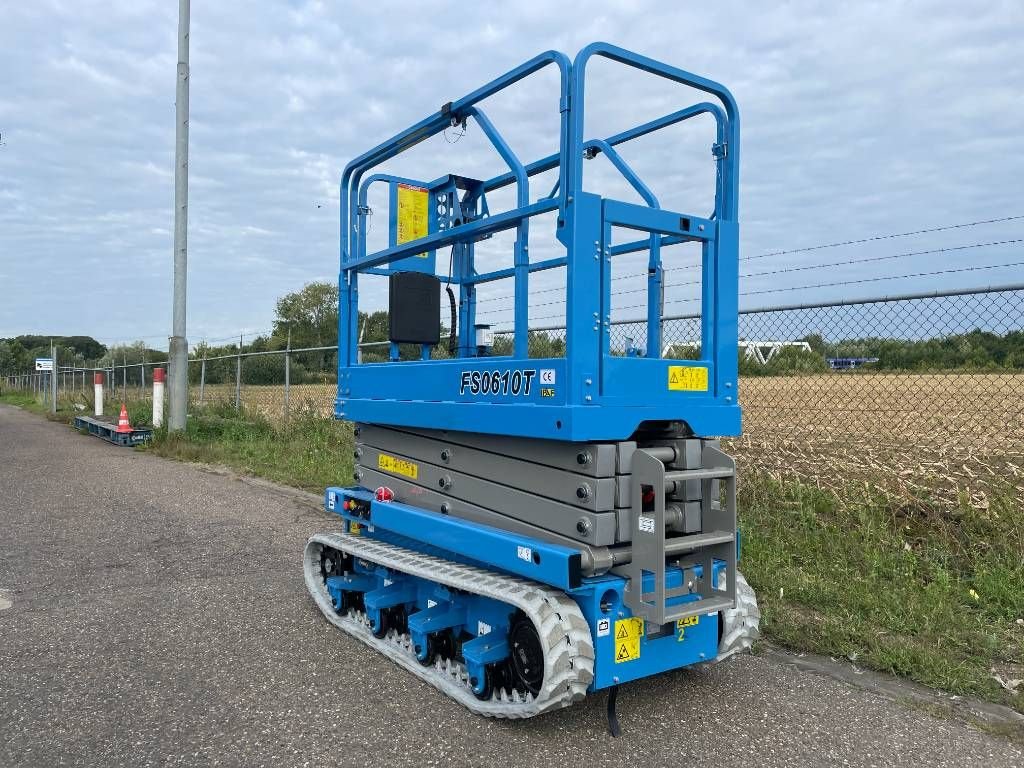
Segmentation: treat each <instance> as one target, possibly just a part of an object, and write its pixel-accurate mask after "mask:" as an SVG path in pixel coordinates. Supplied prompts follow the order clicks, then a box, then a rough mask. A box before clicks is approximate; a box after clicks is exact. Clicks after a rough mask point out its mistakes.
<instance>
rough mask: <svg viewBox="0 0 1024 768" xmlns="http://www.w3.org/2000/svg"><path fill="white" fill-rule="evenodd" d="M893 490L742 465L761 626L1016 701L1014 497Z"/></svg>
mask: <svg viewBox="0 0 1024 768" xmlns="http://www.w3.org/2000/svg"><path fill="white" fill-rule="evenodd" d="M991 498H992V500H993V501H992V503H991V504H990V506H989V508H988V509H987V510H978V509H976V508H975V507H973V506H972V505H970V504H969V503H967V502H966V500H965V501H964V503H962V504H960V505H959V506H957V507H954V508H950V507H949V506H948V505H939V504H931V503H929V501H928V500H926V499H923V500H917V501H912V502H910V503H908V502H907V501H906V500H902V501H901V502H899V503H897V502H895V501H893V500H892V499H891V498H889V497H886V496H883V495H880V494H877V493H876V494H870V493H869V492H867V491H865V490H864V489H863V486H859V487H858V486H854V485H850V486H848V487H847V488H846V489H845V491H844V493H842V494H841V495H840V494H836V493H835V492H833V491H822V490H818V489H816V488H814V487H810V486H807V485H805V484H802V483H800V482H796V481H790V482H780V481H778V480H777V479H773V478H771V477H769V476H768V475H766V474H764V473H759V472H757V471H747V472H745V473H744V474H743V483H742V489H741V493H740V500H739V501H740V514H741V528H742V529H743V544H744V551H743V569H744V572H745V574H746V575H747V577H748V579H749V580H750V582H751V583H752V584H753V585H754V587H755V589H756V590H757V592H758V599H759V601H760V603H761V609H762V615H763V623H762V628H763V630H764V632H765V634H766V636H768V637H770V638H772V639H773V640H775V641H776V642H778V643H780V644H782V645H785V646H787V647H789V648H793V649H796V650H807V651H812V652H815V653H820V654H826V655H830V656H837V657H846V658H848V659H850V660H851V661H853V662H854V663H855V664H859V665H863V666H866V667H871V668H873V669H879V670H883V671H890V672H893V673H896V674H898V675H903V676H906V677H909V678H911V679H912V680H915V681H917V682H920V683H924V684H925V685H930V686H933V687H936V688H941V689H944V690H946V691H949V692H951V693H954V694H971V695H975V696H979V697H982V698H985V699H988V700H990V701H996V702H999V703H1002V704H1007V705H1009V706H1011V707H1013V708H1015V709H1016V710H1018V711H1021V712H1024V686H1022V687H1019V688H1018V693H1017V694H1016V695H1014V694H1012V693H1011V692H1010V691H1007V690H1006V689H1005V688H1004V687H1003V686H1002V685H1000V683H999V682H998V681H997V680H996V677H995V676H996V675H998V676H999V677H1001V678H1002V679H1003V680H1004V681H1012V680H1014V679H1018V680H1019V679H1020V678H1022V677H1024V510H1022V509H1021V506H1020V504H1019V501H1018V500H1017V499H1016V497H1015V494H1013V493H1010V492H1007V491H1006V490H1005V489H1002V490H1001V489H998V488H996V489H993V491H992V494H991Z"/></svg>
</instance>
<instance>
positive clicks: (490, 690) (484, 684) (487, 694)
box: [469, 664, 497, 701]
mask: <svg viewBox="0 0 1024 768" xmlns="http://www.w3.org/2000/svg"><path fill="white" fill-rule="evenodd" d="M495 667H496V665H495V664H488V665H487V666H486V667H484V679H483V680H482V681H481V680H478V679H477V678H475V677H471V678H470V679H469V684H470V685H471V686H472V688H473V695H474V696H476V697H477V698H478V699H480V701H490V700H491V696H492V695H493V694H494V688H495V678H496V676H497V670H496V669H495Z"/></svg>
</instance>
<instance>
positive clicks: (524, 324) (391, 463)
mask: <svg viewBox="0 0 1024 768" xmlns="http://www.w3.org/2000/svg"><path fill="white" fill-rule="evenodd" d="M595 56H597V57H603V58H605V59H609V60H611V61H612V62H616V63H618V64H621V65H623V66H625V67H631V68H634V69H637V70H641V71H643V72H646V73H649V74H651V75H655V76H658V77H661V78H665V79H666V80H668V81H672V82H675V83H678V84H682V85H685V86H689V87H691V88H693V89H697V90H699V91H703V92H704V93H706V94H708V96H709V97H710V98H711V99H712V100H711V101H706V102H700V103H697V104H694V105H692V106H687V107H685V108H683V109H680V110H678V111H674V112H672V113H670V114H667V115H665V116H663V117H661V118H658V119H656V120H652V121H650V122H646V123H643V124H642V125H638V126H636V127H634V128H631V129H629V130H626V131H623V132H620V133H618V134H616V135H614V136H609V137H606V138H603V139H595V138H590V137H587V136H585V135H584V130H583V126H584V122H583V118H584V115H583V105H584V87H585V84H586V73H587V67H588V63H589V62H590V60H591V59H592V58H594V57H595ZM545 67H554V68H556V69H557V71H558V74H559V84H560V93H559V101H558V109H559V118H560V136H559V143H558V146H559V149H558V152H557V153H555V154H552V155H551V156H548V157H544V158H541V159H539V160H535V161H533V162H530V163H524V162H523V161H522V160H520V159H519V158H518V157H517V156H516V154H515V153H514V152H513V151H512V149H511V148H510V147H509V145H508V144H507V143H506V141H505V139H504V138H503V137H502V134H501V133H500V132H499V131H498V129H497V128H496V127H495V125H494V124H493V123H492V122H491V121H490V120H489V119H488V117H487V115H486V114H485V112H484V111H483V109H482V108H481V106H480V103H481V102H482V101H483V100H485V99H486V98H488V97H490V96H493V95H494V94H496V93H497V92H499V91H501V90H503V89H505V88H507V87H509V86H511V85H513V84H515V83H517V82H518V81H520V80H522V79H523V78H526V77H528V76H530V75H532V74H533V73H535V72H537V71H538V70H541V69H543V68H545ZM697 115H710V116H711V117H712V118H713V119H714V121H715V125H716V134H715V137H714V141H713V144H712V146H711V152H712V155H713V158H714V161H715V164H716V174H715V204H714V210H713V211H712V212H711V214H710V215H707V216H700V215H696V214H693V213H689V212H678V211H669V210H665V209H663V208H661V207H660V206H659V204H658V200H657V198H656V197H655V195H654V194H653V192H652V191H651V190H650V189H649V188H648V187H647V185H646V184H645V183H644V182H643V181H642V180H641V179H640V178H639V177H638V176H637V174H636V173H635V172H634V171H633V169H632V168H631V167H630V166H629V165H628V164H627V163H626V162H625V161H624V160H623V159H622V157H621V156H620V155H619V153H618V152H617V150H616V147H617V146H619V145H621V144H623V143H626V142H628V141H631V140H633V139H637V138H639V137H642V136H645V135H647V134H649V133H652V132H654V131H657V130H659V129H662V128H665V127H667V126H671V125H675V124H678V123H681V122H683V121H686V120H688V119H690V118H693V117H695V116H697ZM470 124H472V125H473V126H475V127H476V128H478V129H479V130H480V131H481V132H482V134H483V135H484V136H485V137H486V138H487V140H488V141H489V142H490V144H491V145H492V146H493V147H494V149H495V150H496V152H497V154H498V155H499V156H500V157H501V158H502V160H503V161H504V162H505V163H506V164H507V166H508V169H509V170H508V171H507V172H505V173H502V174H500V175H498V176H496V177H494V178H491V179H487V180H477V179H470V178H465V177H462V176H456V175H445V176H442V177H441V178H438V179H435V180H433V181H426V182H424V181H421V180H417V179H410V178H402V177H398V176H394V175H390V174H385V173H380V172H373V171H374V169H376V168H378V166H380V165H382V164H383V163H385V162H387V161H389V160H391V159H392V158H394V157H396V156H397V155H399V154H401V153H402V152H405V151H406V150H408V149H410V148H411V147H413V146H414V145H416V144H418V143H419V142H421V141H423V140H424V139H426V138H429V137H431V136H434V135H436V134H438V133H441V132H443V131H445V130H446V129H448V128H450V127H453V126H460V125H461V126H463V127H466V126H468V125H470ZM599 153H600V154H604V155H605V156H606V157H607V159H608V160H609V161H610V162H611V164H612V166H613V167H614V168H615V169H617V170H618V172H620V173H621V174H622V176H623V177H624V178H625V179H626V181H627V182H628V183H629V184H630V185H631V186H632V187H633V188H634V189H635V190H636V192H637V193H638V195H639V196H640V198H641V199H642V200H643V201H644V204H636V203H630V202H625V201H622V200H615V199H610V198H605V197H601V196H599V195H597V194H594V193H592V192H588V191H585V190H584V185H583V161H584V160H585V159H587V158H592V157H594V156H595V155H596V154H599ZM738 168H739V115H738V112H737V108H736V104H735V102H734V101H733V98H732V96H731V94H730V93H729V92H728V91H727V90H726V89H725V88H724V87H723V86H721V85H719V84H717V83H715V82H712V81H710V80H707V79H705V78H702V77H698V76H696V75H693V74H690V73H688V72H685V71H683V70H680V69H677V68H675V67H671V66H668V65H666V64H662V63H660V62H657V61H654V60H651V59H648V58H646V57H643V56H639V55H637V54H634V53H631V52H629V51H626V50H623V49H621V48H617V47H615V46H612V45H608V44H604V43H595V44H593V45H590V46H588V47H586V48H584V49H583V50H582V51H581V52H580V53H579V54H578V55H577V56H576V58H575V59H574V60H572V61H570V60H569V59H568V58H567V57H566V56H565V55H563V54H561V53H557V52H548V53H544V54H541V55H539V56H537V57H535V58H534V59H531V60H530V61H528V62H526V63H525V64H523V65H522V66H520V67H518V68H516V69H514V70H512V71H511V72H509V73H507V74H506V75H503V76H502V77H499V78H497V79H496V80H494V81H492V82H490V83H488V84H487V85H485V86H483V87H482V88H479V89H478V90H476V91H474V92H473V93H471V94H469V95H468V96H465V97H463V98H461V99H458V100H456V101H452V102H449V103H446V104H445V105H444V106H443V107H442V108H441V109H440V110H439V111H438V112H436V113H434V114H433V115H431V116H429V117H427V118H426V119H424V120H422V121H421V122H419V123H417V124H415V125H413V126H412V127H410V128H409V129H407V130H405V131H403V132H401V133H399V134H397V135H396V136H394V137H392V138H391V139H390V140H388V141H386V142H384V143H383V144H381V145H380V146H378V147H376V148H375V149H372V150H370V151H369V152H367V153H366V154H364V155H362V156H360V157H358V158H357V159H355V160H354V161H352V162H351V163H350V164H349V165H348V166H347V167H346V169H345V171H344V175H343V177H342V181H341V273H340V277H339V286H340V313H339V318H340V319H339V329H338V330H339V361H338V395H337V401H336V415H337V417H338V418H341V419H347V420H350V421H353V422H355V424H356V429H355V433H356V449H355V456H356V467H355V481H356V484H355V485H354V486H351V487H332V488H328V489H327V491H326V495H325V504H326V507H327V509H328V510H329V511H331V512H334V513H336V514H338V515H339V516H341V517H342V518H343V519H344V521H345V522H344V526H343V530H340V531H339V532H336V533H325V534H319V535H316V536H314V537H312V538H311V539H310V542H309V544H308V545H307V547H306V553H305V574H306V582H307V585H308V586H309V588H310V591H311V593H312V595H313V597H314V599H315V600H316V601H317V603H318V604H319V606H320V607H321V609H322V610H323V612H324V614H325V616H326V617H327V618H328V620H329V621H331V622H332V623H334V624H335V625H337V626H338V627H340V628H342V629H344V630H345V631H346V632H348V633H350V634H352V635H354V636H355V637H358V638H359V639H361V640H363V641H364V642H366V643H367V644H368V645H371V646H372V647H374V648H376V649H378V650H380V651H381V652H383V653H385V654H387V655H388V656H389V657H391V658H392V659H393V660H394V661H396V662H397V663H399V664H400V665H402V666H403V667H405V668H406V669H408V670H409V671H411V672H413V673H414V674H416V675H418V676H420V677H421V678H422V679H424V680H426V681H428V682H430V683H431V684H432V685H434V686H436V687H437V688H439V689H441V690H442V691H444V692H445V693H447V694H448V695H449V696H452V697H453V698H455V699H457V700H459V701H461V702H462V703H463V704H465V705H466V706H467V707H469V708H470V709H472V710H473V711H475V712H478V713H480V714H484V715H490V716H497V717H530V716H532V715H535V714H539V713H541V712H545V711H548V710H551V709H555V708H558V707H562V706H567V705H569V704H571V703H572V702H574V701H576V700H578V699H580V698H582V697H583V696H584V695H585V694H586V693H587V692H589V691H594V690H599V689H603V688H611V689H612V691H613V692H614V691H615V690H616V688H615V686H617V685H618V684H619V683H624V682H628V681H631V680H636V679H638V678H642V677H647V676H650V675H653V674H656V673H658V672H662V671H665V670H669V669H675V668H679V667H683V666H687V665H691V664H697V663H702V662H710V661H713V660H715V659H717V658H722V657H723V656H726V655H729V654H731V653H734V652H736V651H738V650H742V649H744V648H747V647H749V645H750V643H751V642H752V640H753V639H754V637H756V634H757V620H758V613H757V606H756V602H755V599H754V595H753V593H752V591H751V590H750V588H749V587H748V586H747V585H746V582H745V581H744V580H743V578H742V576H740V575H739V573H738V571H737V568H736V563H737V556H738V536H737V531H736V482H735V468H734V464H733V462H732V460H731V459H730V458H729V457H728V456H726V455H725V454H724V453H722V451H721V450H720V449H719V446H718V443H717V442H715V440H714V439H713V438H717V437H722V436H733V435H737V434H739V431H740V407H739V404H738V403H737V397H736V391H737V232H738V224H737V178H738ZM554 171H557V176H558V181H557V184H556V186H555V189H554V190H552V191H550V193H547V194H545V195H543V196H539V195H534V194H532V193H531V190H530V179H531V177H533V176H536V175H538V174H541V173H547V172H554ZM374 184H381V185H386V193H387V196H388V199H389V217H388V225H389V226H388V233H389V244H388V247H386V248H384V249H383V250H379V251H376V252H374V253H367V242H366V239H367V238H366V235H367V230H368V219H369V217H370V215H371V213H372V211H371V210H370V208H369V205H368V202H367V201H368V190H369V189H370V187H371V186H372V185H374ZM513 184H514V185H515V189H516V202H515V205H514V206H513V207H511V208H509V209H507V210H502V211H492V210H490V208H489V205H488V199H487V196H488V194H490V193H493V192H494V191H495V190H498V189H501V188H503V187H506V186H508V185H513ZM542 214H555V217H556V221H557V224H556V236H557V240H558V243H560V245H561V246H562V247H563V248H562V251H561V252H560V253H559V254H558V255H556V256H555V257H552V258H547V259H543V260H534V261H531V259H530V256H529V231H530V221H531V219H532V218H533V217H536V216H539V215H542ZM511 230H514V232H515V243H514V247H513V254H512V256H513V258H512V266H511V267H509V268H506V269H498V270H492V271H489V272H488V271H485V272H479V271H478V270H477V269H476V263H475V246H476V244H477V243H479V242H480V241H481V240H483V239H486V238H488V237H490V236H491V235H493V234H495V233H498V232H502V231H511ZM622 232H628V233H629V235H628V236H627V237H626V238H624V239H621V241H617V240H613V233H614V234H616V235H619V236H620V238H621V233H622ZM679 243H695V244H698V245H699V247H700V249H701V254H702V266H701V278H702V293H701V339H700V348H699V355H698V359H694V360H670V359H662V358H661V346H662V345H661V333H660V325H661V302H660V299H661V295H662V281H663V267H662V258H661V252H662V249H663V248H666V247H667V246H670V245H675V244H679ZM439 251H443V252H445V255H446V256H448V257H449V258H448V259H443V260H442V263H441V264H438V259H437V253H438V252H439ZM630 253H646V254H648V270H647V274H648V277H647V313H646V344H645V346H644V347H642V348H640V349H635V348H632V347H631V348H630V349H628V350H620V349H617V348H613V345H612V344H611V341H610V337H609V332H610V323H611V278H612V269H611V268H612V260H613V259H614V258H616V257H619V256H623V255H625V254H630ZM444 262H450V263H444ZM556 268H564V269H565V274H566V289H565V355H564V357H543V358H538V357H531V356H530V349H529V346H530V338H531V337H530V329H529V318H528V304H529V295H530V282H531V276H532V275H534V274H535V273H538V272H541V271H543V270H550V269H556ZM367 274H370V275H380V276H386V277H387V278H388V281H389V289H390V296H389V299H390V302H389V338H390V349H389V354H388V355H387V359H386V360H383V361H378V362H364V361H362V358H361V356H360V354H359V339H360V336H359V279H360V275H367ZM506 279H507V280H511V281H512V282H513V283H514V287H515V291H514V302H515V304H514V307H515V308H514V323H513V326H512V328H511V331H510V338H508V339H506V340H505V342H506V343H505V344H504V346H502V344H501V343H499V342H495V341H494V340H493V338H492V334H491V332H490V330H489V329H488V328H487V326H486V325H484V324H478V323H477V317H476V314H477V306H478V295H477V292H478V288H479V287H480V286H481V285H482V284H484V283H488V282H491V281H496V280H506ZM442 282H443V283H445V285H444V286H442ZM456 290H457V296H456ZM444 294H447V295H448V296H449V298H450V301H451V307H450V311H451V317H452V333H451V336H450V338H449V339H442V338H441V330H440V312H441V305H442V295H444ZM410 345H411V346H410ZM410 349H413V350H416V353H415V354H409V350H410ZM610 701H611V702H614V698H612V699H610ZM610 711H611V710H610Z"/></svg>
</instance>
